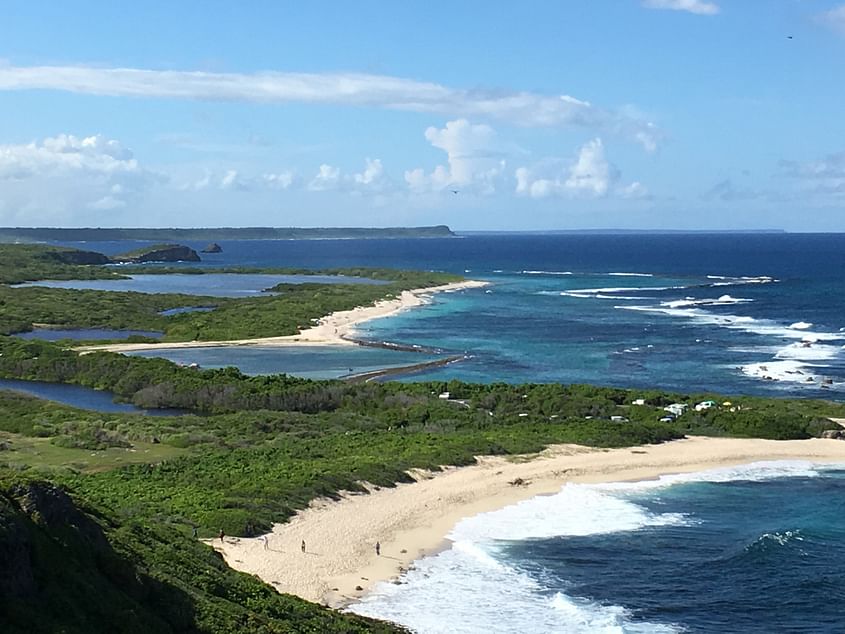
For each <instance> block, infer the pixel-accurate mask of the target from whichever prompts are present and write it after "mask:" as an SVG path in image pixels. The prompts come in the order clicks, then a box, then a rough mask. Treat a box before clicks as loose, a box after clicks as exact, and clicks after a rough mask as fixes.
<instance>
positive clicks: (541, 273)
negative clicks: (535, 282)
mask: <svg viewBox="0 0 845 634" xmlns="http://www.w3.org/2000/svg"><path fill="white" fill-rule="evenodd" d="M522 274H523V275H572V271H522Z"/></svg>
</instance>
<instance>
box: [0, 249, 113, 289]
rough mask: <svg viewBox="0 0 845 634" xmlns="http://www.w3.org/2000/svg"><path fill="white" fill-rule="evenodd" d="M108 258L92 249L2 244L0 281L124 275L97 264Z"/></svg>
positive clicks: (18, 282)
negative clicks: (79, 249) (91, 250)
mask: <svg viewBox="0 0 845 634" xmlns="http://www.w3.org/2000/svg"><path fill="white" fill-rule="evenodd" d="M98 256H99V257H98ZM107 261H108V258H106V256H104V255H102V254H100V253H93V252H89V251H77V250H76V249H65V248H62V247H49V246H44V245H40V244H39V245H31V244H4V245H0V284H20V283H21V282H28V281H32V280H102V279H121V277H122V276H121V275H118V274H116V273H115V272H113V271H110V270H109V269H107V268H105V267H103V266H96V265H99V264H105V263H106V262H107ZM92 265H94V266H92Z"/></svg>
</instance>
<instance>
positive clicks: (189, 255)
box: [112, 244, 201, 264]
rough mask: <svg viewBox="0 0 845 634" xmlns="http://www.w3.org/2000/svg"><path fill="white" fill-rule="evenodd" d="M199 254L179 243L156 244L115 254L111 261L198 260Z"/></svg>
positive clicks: (133, 262) (135, 262) (128, 262)
mask: <svg viewBox="0 0 845 634" xmlns="http://www.w3.org/2000/svg"><path fill="white" fill-rule="evenodd" d="M200 261H201V260H200V256H199V254H198V253H197V252H196V251H194V250H193V249H192V248H190V247H186V246H183V245H181V244H158V245H154V246H151V247H148V248H146V249H138V250H137V251H130V252H129V253H124V254H123V255H116V256H114V257H113V258H112V262H118V263H126V264H140V263H142V262H200Z"/></svg>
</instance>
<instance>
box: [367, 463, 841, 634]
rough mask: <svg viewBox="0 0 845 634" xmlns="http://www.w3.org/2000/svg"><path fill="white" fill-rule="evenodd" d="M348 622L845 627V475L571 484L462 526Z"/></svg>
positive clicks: (637, 629) (786, 467)
mask: <svg viewBox="0 0 845 634" xmlns="http://www.w3.org/2000/svg"><path fill="white" fill-rule="evenodd" d="M449 537H450V539H452V540H453V542H454V543H453V545H452V547H451V548H450V549H448V550H445V551H443V552H441V553H440V554H438V555H436V556H433V557H429V558H426V559H423V560H421V561H419V562H417V563H416V564H415V566H414V569H413V570H412V571H410V572H408V573H407V574H405V575H404V576H403V578H402V580H401V583H400V584H393V583H382V584H379V585H378V586H376V588H375V589H374V591H373V592H372V593H370V594H369V595H368V596H367V597H366V598H365V599H364V600H363V601H361V602H359V603H357V604H354V605H353V606H352V607H351V611H353V612H356V613H358V614H363V615H368V616H375V617H379V618H386V619H390V620H393V621H396V622H399V623H402V624H404V625H407V626H409V627H411V628H412V629H413V630H414V631H417V632H420V633H421V634H463V633H466V634H469V633H476V632H486V633H488V634H489V633H494V632H502V633H504V632H537V633H538V634H539V633H559V634H580V633H588V632H589V633H594V632H600V633H608V634H610V633H643V632H653V633H668V632H701V633H711V632H712V633H719V634H722V633H725V632H748V633H760V634H770V633H772V632H793V633H799V632H800V633H824V632H831V633H833V632H842V631H843V630H844V629H845V548H843V545H845V470H843V469H841V468H840V469H837V468H821V467H814V466H813V465H811V464H809V463H801V462H780V463H757V464H752V465H746V466H743V467H737V468H731V469H721V470H714V471H708V472H703V473H697V474H685V475H679V476H666V477H663V478H661V479H660V480H655V481H646V482H635V483H616V484H604V485H602V484H593V485H588V484H567V485H565V486H564V487H563V488H562V489H561V491H560V492H559V493H558V494H556V495H552V496H546V497H537V498H533V499H531V500H527V501H525V502H522V503H520V504H516V505H514V506H510V507H507V508H504V509H501V510H499V511H494V512H492V513H485V514H482V515H478V516H475V517H472V518H469V519H465V520H463V521H462V522H460V523H459V524H458V525H457V526H456V527H455V528H454V529H453V531H452V533H451V535H450V536H449Z"/></svg>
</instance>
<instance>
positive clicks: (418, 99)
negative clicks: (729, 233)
mask: <svg viewBox="0 0 845 634" xmlns="http://www.w3.org/2000/svg"><path fill="white" fill-rule="evenodd" d="M677 1H678V2H682V1H683V0H677ZM687 2H690V3H691V4H692V5H695V6H698V5H701V6H707V5H708V4H709V3H699V2H693V1H692V0H687ZM33 89H35V90H44V89H47V90H65V91H69V92H75V93H83V94H92V95H108V96H122V97H156V98H169V99H202V100H214V101H233V100H239V101H254V102H265V103H317V104H341V105H348V106H368V107H376V108H389V109H394V110H407V111H412V112H427V113H436V114H441V115H446V116H460V117H487V118H491V119H497V120H501V121H506V122H508V123H513V124H516V125H520V126H534V127H565V126H576V127H584V128H587V129H591V130H601V131H603V132H607V133H613V134H619V135H622V136H625V137H627V138H630V139H632V140H636V141H637V142H639V143H641V144H643V146H644V147H646V148H647V149H649V150H651V149H653V148H654V147H655V146H656V144H657V143H658V141H659V139H660V132H659V131H658V129H657V128H656V126H655V125H654V124H653V123H651V122H649V121H646V120H643V119H641V118H638V117H634V116H631V115H630V114H629V113H626V112H614V111H611V110H605V109H602V108H598V107H596V106H594V105H593V104H591V103H589V102H587V101H583V100H581V99H576V98H575V97H571V96H569V95H544V94H538V93H531V92H525V91H507V90H482V89H460V88H448V87H446V86H442V85H440V84H436V83H432V82H421V81H415V80H411V79H404V78H401V77H390V76H385V75H367V74H358V73H322V74H320V73H277V72H263V73H254V74H243V73H206V72H196V71H194V72H191V71H174V70H167V71H159V70H143V69H135V68H88V67H83V66H28V67H25V66H11V65H0V90H33Z"/></svg>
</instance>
